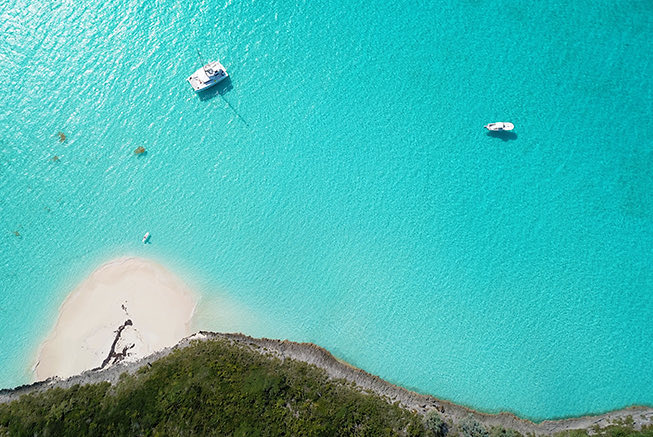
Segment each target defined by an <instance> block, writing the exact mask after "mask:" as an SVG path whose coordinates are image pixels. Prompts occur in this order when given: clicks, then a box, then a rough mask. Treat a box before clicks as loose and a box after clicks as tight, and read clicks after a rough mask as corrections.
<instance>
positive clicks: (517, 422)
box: [0, 331, 653, 435]
mask: <svg viewBox="0 0 653 437" xmlns="http://www.w3.org/2000/svg"><path fill="white" fill-rule="evenodd" d="M198 340H199V341H212V340H218V341H228V342H230V343H232V344H239V345H241V346H243V347H246V348H250V349H252V350H255V351H257V352H259V353H261V354H264V355H269V356H272V357H276V358H279V359H282V360H283V359H294V360H298V361H303V362H305V363H308V364H313V365H315V366H317V367H320V368H322V369H324V370H325V371H326V372H327V374H328V375H329V377H331V378H334V379H344V380H347V381H349V382H351V383H354V384H355V385H356V386H358V387H359V388H360V389H361V390H364V391H365V390H369V391H372V392H374V393H376V394H378V395H380V396H382V397H385V398H386V399H388V400H389V401H390V402H398V403H399V404H400V405H401V406H402V407H403V408H407V409H409V410H413V411H415V412H416V413H418V414H425V413H426V412H428V411H430V410H432V409H434V408H435V409H437V410H438V411H439V412H440V414H441V416H442V417H443V418H444V419H446V420H449V421H451V422H453V423H458V422H459V421H460V420H462V419H463V418H465V417H468V416H469V415H472V417H473V418H474V419H475V420H477V421H479V422H480V423H481V424H483V425H484V426H486V427H491V426H501V427H506V428H510V429H515V430H517V431H519V432H520V433H522V434H523V435H527V434H532V435H551V434H554V433H558V432H561V431H566V430H574V429H590V428H592V427H593V426H598V427H605V426H608V425H610V424H611V423H612V422H613V421H615V420H617V421H619V420H627V418H628V417H629V416H630V417H631V418H632V420H633V421H634V422H633V424H634V427H635V429H641V428H642V426H645V425H651V424H653V408H652V407H646V406H640V407H637V406H634V407H629V408H624V409H620V410H615V411H610V412H607V413H603V414H597V415H588V416H582V417H575V418H567V419H558V420H545V421H543V422H538V423H534V422H532V421H530V420H528V419H523V418H520V417H517V416H515V415H514V414H512V413H498V414H488V413H482V412H478V411H475V410H472V409H470V408H467V407H465V406H462V405H457V404H454V403H452V402H449V401H444V400H441V399H437V398H435V397H433V396H430V395H424V394H419V393H416V392H413V391H410V390H408V389H405V388H403V387H399V386H396V385H394V384H392V383H390V382H388V381H385V380H383V379H381V378H379V377H378V376H375V375H372V374H370V373H367V372H365V371H364V370H362V369H359V368H356V367H354V366H352V365H350V364H348V363H346V362H344V361H341V360H338V359H337V358H335V357H334V356H333V355H331V353H329V352H328V351H327V350H325V349H323V348H321V347H319V346H316V345H314V344H312V343H295V342H292V341H287V340H274V339H267V338H253V337H249V336H246V335H243V334H225V333H215V332H205V331H200V332H199V333H197V334H195V335H193V336H191V337H187V338H185V339H183V340H182V341H181V342H179V343H178V344H177V345H176V346H174V347H169V348H165V349H163V350H161V351H158V352H155V353H154V354H152V355H150V356H148V357H145V358H142V359H140V360H136V361H134V362H123V363H120V364H118V365H116V366H111V367H109V368H105V369H101V370H93V371H88V372H84V373H82V374H80V375H75V376H72V377H70V378H68V379H64V380H61V379H59V380H46V381H41V382H35V383H32V384H29V385H25V386H21V387H16V388H14V389H5V390H0V403H4V402H11V401H13V400H16V399H18V398H19V397H21V396H22V395H25V394H27V393H38V392H42V391H44V390H47V389H50V388H52V387H60V388H70V387H72V386H73V385H76V384H82V385H83V384H92V383H98V382H101V381H108V382H110V383H111V384H115V383H116V382H117V381H118V380H119V379H120V375H121V374H122V373H124V372H128V373H134V372H136V371H137V370H138V369H140V368H141V367H143V366H146V365H148V364H149V363H151V362H153V361H156V360H158V359H160V358H163V357H165V356H166V355H168V354H170V353H171V352H172V351H173V350H176V349H180V348H185V347H188V346H190V345H192V344H193V342H194V341H198Z"/></svg>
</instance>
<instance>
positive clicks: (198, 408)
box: [0, 340, 653, 437]
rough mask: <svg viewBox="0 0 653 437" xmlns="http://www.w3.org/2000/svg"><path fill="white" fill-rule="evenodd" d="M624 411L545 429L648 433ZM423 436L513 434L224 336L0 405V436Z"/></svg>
mask: <svg viewBox="0 0 653 437" xmlns="http://www.w3.org/2000/svg"><path fill="white" fill-rule="evenodd" d="M633 425H634V423H633V420H632V418H630V419H628V418H626V419H625V420H621V421H618V422H617V421H615V422H613V423H612V424H611V425H610V426H608V427H606V428H602V429H599V428H593V429H590V430H587V431H586V430H574V431H566V432H563V433H559V434H556V435H555V437H587V436H595V435H596V436H598V437H635V436H637V437H653V426H650V427H644V429H642V431H641V432H640V431H634V430H633ZM4 435H11V436H28V435H30V436H32V435H35V436H68V435H70V436H87V435H90V436H93V435H98V436H116V435H117V436H119V435H146V436H149V435H166V436H168V435H171V436H176V435H183V436H191V435H197V436H207V435H219V436H225V435H226V436H276V435H287V436H350V435H351V436H391V435H403V436H433V437H445V436H449V437H455V436H459V437H522V436H521V434H520V433H518V432H517V431H514V430H511V429H505V428H501V427H492V428H491V429H489V430H488V429H487V428H485V427H484V426H483V425H481V424H480V423H479V422H478V421H476V420H475V419H474V417H473V416H471V415H470V416H469V417H466V418H464V419H463V420H461V421H460V422H459V423H458V424H451V423H446V422H445V421H444V420H443V419H442V417H441V416H440V414H439V413H438V412H437V411H436V410H431V411H429V412H428V413H427V414H426V415H425V416H424V417H423V418H422V417H420V416H418V415H417V414H416V413H414V412H410V411H407V410H404V409H402V408H400V407H399V406H398V405H397V404H391V403H389V402H388V401H387V399H384V398H382V397H379V396H377V395H375V394H372V393H368V392H361V391H360V390H358V389H357V388H356V387H355V386H354V385H353V384H351V383H348V382H346V381H344V380H335V381H334V380H329V379H328V377H327V375H326V372H325V371H324V370H322V369H319V368H317V367H315V366H312V365H309V364H306V363H302V362H297V361H294V360H285V361H281V360H279V359H277V358H271V357H269V356H263V355H261V354H260V353H258V352H256V351H253V350H251V349H249V348H248V347H246V346H242V345H238V344H231V343H230V342H229V341H228V340H212V341H204V342H200V341H198V342H195V343H194V344H192V345H191V346H189V347H187V348H185V349H182V350H177V351H175V352H173V353H172V354H170V355H169V356H167V357H165V358H163V359H160V360H158V361H156V362H154V363H152V364H151V365H147V366H144V367H142V368H141V369H140V370H139V371H138V372H137V373H136V374H134V375H127V374H124V375H122V376H121V378H120V381H119V382H118V383H117V384H116V385H114V386H111V385H110V384H109V383H106V382H105V383H99V384H91V385H84V386H79V385H76V386H74V387H72V388H70V389H61V388H53V389H49V390H47V391H45V392H42V393H38V394H29V395H26V396H23V397H21V398H20V399H19V400H17V401H14V402H11V403H7V404H0V436H4Z"/></svg>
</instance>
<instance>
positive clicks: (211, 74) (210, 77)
mask: <svg viewBox="0 0 653 437" xmlns="http://www.w3.org/2000/svg"><path fill="white" fill-rule="evenodd" d="M227 77H229V74H227V70H225V68H224V67H223V66H222V64H221V63H220V61H214V62H209V63H208V64H206V65H205V66H203V67H202V68H200V69H199V70H197V71H196V72H195V73H193V74H191V75H190V76H189V77H188V79H187V80H188V83H190V86H192V87H193V89H194V90H195V92H196V93H197V92H200V91H202V90H205V89H207V88H210V87H212V86H213V85H215V84H217V83H219V82H222V81H223V80H225V79H226V78H227Z"/></svg>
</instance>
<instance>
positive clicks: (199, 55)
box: [196, 49, 209, 76]
mask: <svg viewBox="0 0 653 437" xmlns="http://www.w3.org/2000/svg"><path fill="white" fill-rule="evenodd" d="M196 50H197V57H198V58H200V63H201V64H202V70H204V73H206V68H204V66H205V65H206V64H205V63H204V60H202V55H201V54H200V49H196ZM206 75H207V76H208V75H209V74H208V73H206Z"/></svg>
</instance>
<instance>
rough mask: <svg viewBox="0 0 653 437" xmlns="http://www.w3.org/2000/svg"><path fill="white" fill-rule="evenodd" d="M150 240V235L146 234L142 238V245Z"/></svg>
mask: <svg viewBox="0 0 653 437" xmlns="http://www.w3.org/2000/svg"><path fill="white" fill-rule="evenodd" d="M149 239H150V233H149V232H146V233H145V235H144V236H143V244H145V243H147V240H149Z"/></svg>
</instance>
